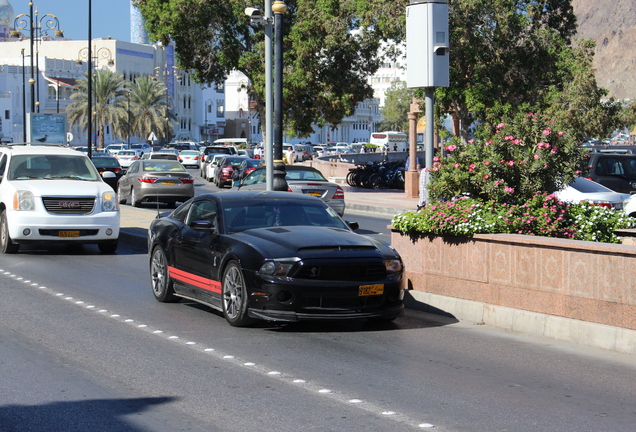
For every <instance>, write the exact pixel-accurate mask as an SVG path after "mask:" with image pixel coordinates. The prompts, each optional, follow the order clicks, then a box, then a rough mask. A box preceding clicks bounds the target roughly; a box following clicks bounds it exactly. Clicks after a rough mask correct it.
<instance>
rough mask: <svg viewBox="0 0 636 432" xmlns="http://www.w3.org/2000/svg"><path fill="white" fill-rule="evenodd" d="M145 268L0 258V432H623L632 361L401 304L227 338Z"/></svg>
mask: <svg viewBox="0 0 636 432" xmlns="http://www.w3.org/2000/svg"><path fill="white" fill-rule="evenodd" d="M147 261H148V258H147V256H146V254H145V253H142V252H141V251H139V250H135V249H132V248H127V247H126V246H122V247H121V248H120V250H119V251H118V253H117V254H116V255H112V256H106V255H100V254H99V253H98V251H97V248H96V247H93V246H85V247H83V248H66V247H53V248H50V249H46V250H37V249H35V248H32V247H30V248H24V249H21V251H20V253H18V254H17V255H12V256H9V255H3V256H2V257H1V261H0V292H1V293H2V301H1V302H0V368H1V369H0V370H1V372H2V378H1V379H0V430H1V431H3V432H5V431H16V432H17V431H19V432H24V431H47V432H56V431H65V432H67V431H110V432H118V431H133V432H137V431H139V432H141V431H144V432H145V431H230V432H233V431H237V432H238V431H241V432H242V431H248V430H259V431H272V432H274V431H282V432H285V431H290V432H291V431H408V430H421V429H427V428H429V427H431V426H434V430H439V431H495V430H496V431H532V432H536V431H577V432H578V431H630V432H631V431H633V430H634V425H635V424H636V410H635V409H634V400H635V399H636V378H635V377H636V359H635V358H634V357H633V356H627V355H621V354H617V353H613V352H607V351H602V350H597V349H591V348H587V347H580V346H575V345H572V344H568V343H563V342H557V341H552V340H548V339H542V338H538V337H533V336H527V335H519V334H512V333H508V332H504V331H500V330H497V329H492V328H489V327H486V326H479V325H469V324H464V323H458V322H456V321H455V320H453V319H451V318H442V317H439V316H434V315H427V314H424V313H420V312H416V311H408V312H407V314H406V316H405V317H403V318H400V319H398V320H397V321H396V322H395V323H392V324H383V325H377V324H375V325H374V324H369V323H367V322H365V321H355V322H348V323H318V324H316V323H298V324H287V325H268V324H262V325H260V326H257V327H255V328H249V329H237V328H233V327H230V326H229V325H228V324H227V323H226V322H225V320H224V319H223V317H222V315H221V314H219V313H218V312H214V311H212V310H210V309H208V308H205V307H201V306H199V305H196V304H194V303H189V302H182V303H179V304H160V303H158V302H156V301H155V300H154V298H153V296H152V293H151V290H150V286H149V277H148V262H147Z"/></svg>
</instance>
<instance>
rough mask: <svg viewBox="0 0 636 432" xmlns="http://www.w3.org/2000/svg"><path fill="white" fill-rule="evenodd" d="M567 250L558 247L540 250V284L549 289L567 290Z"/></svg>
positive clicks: (560, 291) (561, 291) (541, 286)
mask: <svg viewBox="0 0 636 432" xmlns="http://www.w3.org/2000/svg"><path fill="white" fill-rule="evenodd" d="M564 256H565V252H564V251H562V250H558V249H549V248H541V249H540V250H539V261H538V263H537V266H538V271H539V286H540V288H542V289H545V290H548V291H555V292H559V293H564V292H565V280H564V277H563V275H564V272H565V268H564V267H565V265H564Z"/></svg>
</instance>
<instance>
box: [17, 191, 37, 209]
mask: <svg viewBox="0 0 636 432" xmlns="http://www.w3.org/2000/svg"><path fill="white" fill-rule="evenodd" d="M13 209H14V210H20V211H33V210H35V198H33V193H32V192H31V191H16V193H15V194H13Z"/></svg>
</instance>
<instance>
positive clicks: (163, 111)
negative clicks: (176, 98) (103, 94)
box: [128, 76, 177, 142]
mask: <svg viewBox="0 0 636 432" xmlns="http://www.w3.org/2000/svg"><path fill="white" fill-rule="evenodd" d="M128 100H129V102H130V114H131V123H130V130H131V133H132V134H135V135H136V136H138V137H139V139H140V140H141V141H145V140H146V139H147V137H148V136H149V135H150V133H151V132H154V133H155V135H156V136H157V139H158V140H159V141H166V142H168V141H170V140H171V139H172V135H173V127H172V122H171V120H172V121H176V120H177V118H176V116H175V115H174V114H173V113H172V104H171V103H170V97H169V95H168V92H167V88H166V86H165V85H164V84H163V83H161V82H159V81H155V80H153V79H152V78H150V77H149V76H142V77H139V78H137V79H136V80H135V82H134V83H133V84H132V85H131V86H130V90H129V94H128Z"/></svg>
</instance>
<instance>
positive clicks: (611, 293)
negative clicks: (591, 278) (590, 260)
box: [594, 254, 627, 303]
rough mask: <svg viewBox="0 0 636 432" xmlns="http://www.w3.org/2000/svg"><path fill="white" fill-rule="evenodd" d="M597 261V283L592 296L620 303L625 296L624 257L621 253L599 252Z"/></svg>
mask: <svg viewBox="0 0 636 432" xmlns="http://www.w3.org/2000/svg"><path fill="white" fill-rule="evenodd" d="M597 262H598V272H599V273H598V275H597V279H598V284H597V291H596V293H595V295H594V298H597V299H600V300H606V301H610V302H619V303H622V302H623V301H624V299H625V298H626V297H627V296H626V294H625V292H626V290H627V281H626V280H625V272H624V271H623V269H626V267H627V263H626V260H625V257H623V256H621V255H608V254H599V255H598V258H597Z"/></svg>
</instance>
